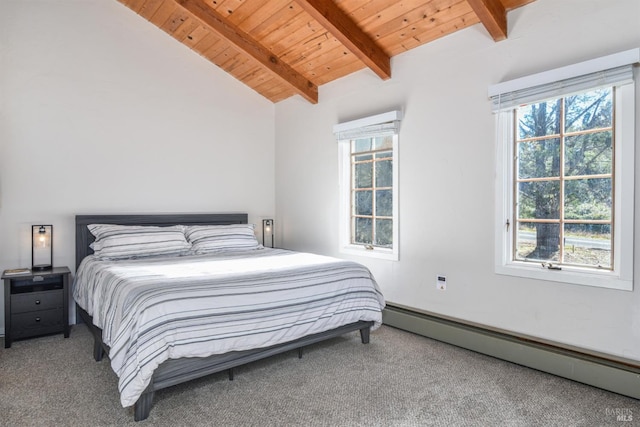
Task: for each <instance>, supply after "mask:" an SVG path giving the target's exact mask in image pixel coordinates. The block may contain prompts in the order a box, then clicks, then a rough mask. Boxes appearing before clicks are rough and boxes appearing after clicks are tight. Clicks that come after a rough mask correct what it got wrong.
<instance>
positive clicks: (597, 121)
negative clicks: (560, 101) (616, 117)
mask: <svg viewBox="0 0 640 427" xmlns="http://www.w3.org/2000/svg"><path fill="white" fill-rule="evenodd" d="M612 93H613V91H612V89H611V88H606V89H598V90H594V91H591V92H586V93H581V94H578V95H573V96H568V97H566V98H565V110H566V113H565V116H566V117H565V129H566V131H567V132H576V131H583V130H590V129H597V128H603V127H611V123H612V118H613V105H612V102H611V101H612V99H613V96H612Z"/></svg>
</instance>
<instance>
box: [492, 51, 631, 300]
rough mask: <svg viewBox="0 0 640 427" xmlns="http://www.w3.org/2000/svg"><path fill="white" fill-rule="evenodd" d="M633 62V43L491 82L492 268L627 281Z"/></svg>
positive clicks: (578, 280) (603, 283) (618, 283)
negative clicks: (494, 144) (494, 145)
mask: <svg viewBox="0 0 640 427" xmlns="http://www.w3.org/2000/svg"><path fill="white" fill-rule="evenodd" d="M637 61H638V49H635V50H632V51H627V52H623V53H621V54H616V55H611V56H609V57H605V58H599V59H598V60H593V61H587V62H585V63H581V64H576V65H574V66H570V67H565V68H562V69H558V70H554V71H552V72H547V73H542V74H539V75H535V76H530V77H527V78H523V79H519V80H518V81H512V82H506V83H502V84H500V85H496V86H494V87H492V88H490V92H492V93H490V95H491V97H492V100H493V103H494V111H495V112H496V113H497V115H496V117H497V118H496V121H497V136H498V151H497V154H498V158H497V166H498V171H497V177H498V180H497V185H496V213H497V215H496V272H497V273H499V274H508V275H516V276H522V277H529V278H536V279H544V280H551V281H558V282H566V283H575V284H582V285H592V286H600V287H608V288H615V289H624V290H632V289H633V203H634V201H633V198H634V191H633V186H634V170H633V169H634V162H633V159H634V138H635V135H634V101H635V99H634V97H635V90H634V84H633V69H632V65H631V64H633V63H635V62H637ZM603 64H605V65H604V66H603ZM594 68H596V69H594ZM557 76H562V78H561V79H559V80H558V79H557ZM554 77H555V78H554ZM505 88H509V90H506V91H505V90H504V89H505Z"/></svg>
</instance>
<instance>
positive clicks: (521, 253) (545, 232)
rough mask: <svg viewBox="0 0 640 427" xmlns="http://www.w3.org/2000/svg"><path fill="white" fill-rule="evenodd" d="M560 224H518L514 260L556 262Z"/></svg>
mask: <svg viewBox="0 0 640 427" xmlns="http://www.w3.org/2000/svg"><path fill="white" fill-rule="evenodd" d="M559 249H560V224H549V223H533V222H524V223H519V224H518V232H517V234H516V259H520V260H525V259H526V260H531V261H554V262H557V261H558V256H559Z"/></svg>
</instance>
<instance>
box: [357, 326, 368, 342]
mask: <svg viewBox="0 0 640 427" xmlns="http://www.w3.org/2000/svg"><path fill="white" fill-rule="evenodd" d="M370 331H371V327H370V326H367V327H366V328H362V329H360V340H361V341H362V344H369V332H370Z"/></svg>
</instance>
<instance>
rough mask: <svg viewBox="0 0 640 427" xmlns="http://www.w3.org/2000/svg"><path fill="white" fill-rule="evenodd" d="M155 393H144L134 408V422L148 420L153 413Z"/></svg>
mask: <svg viewBox="0 0 640 427" xmlns="http://www.w3.org/2000/svg"><path fill="white" fill-rule="evenodd" d="M153 394H154V392H153V391H145V392H144V393H142V395H141V396H140V398H139V399H138V401H137V402H136V404H135V406H134V408H133V419H134V421H142V420H146V419H147V418H148V417H149V413H150V412H151V402H153Z"/></svg>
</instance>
